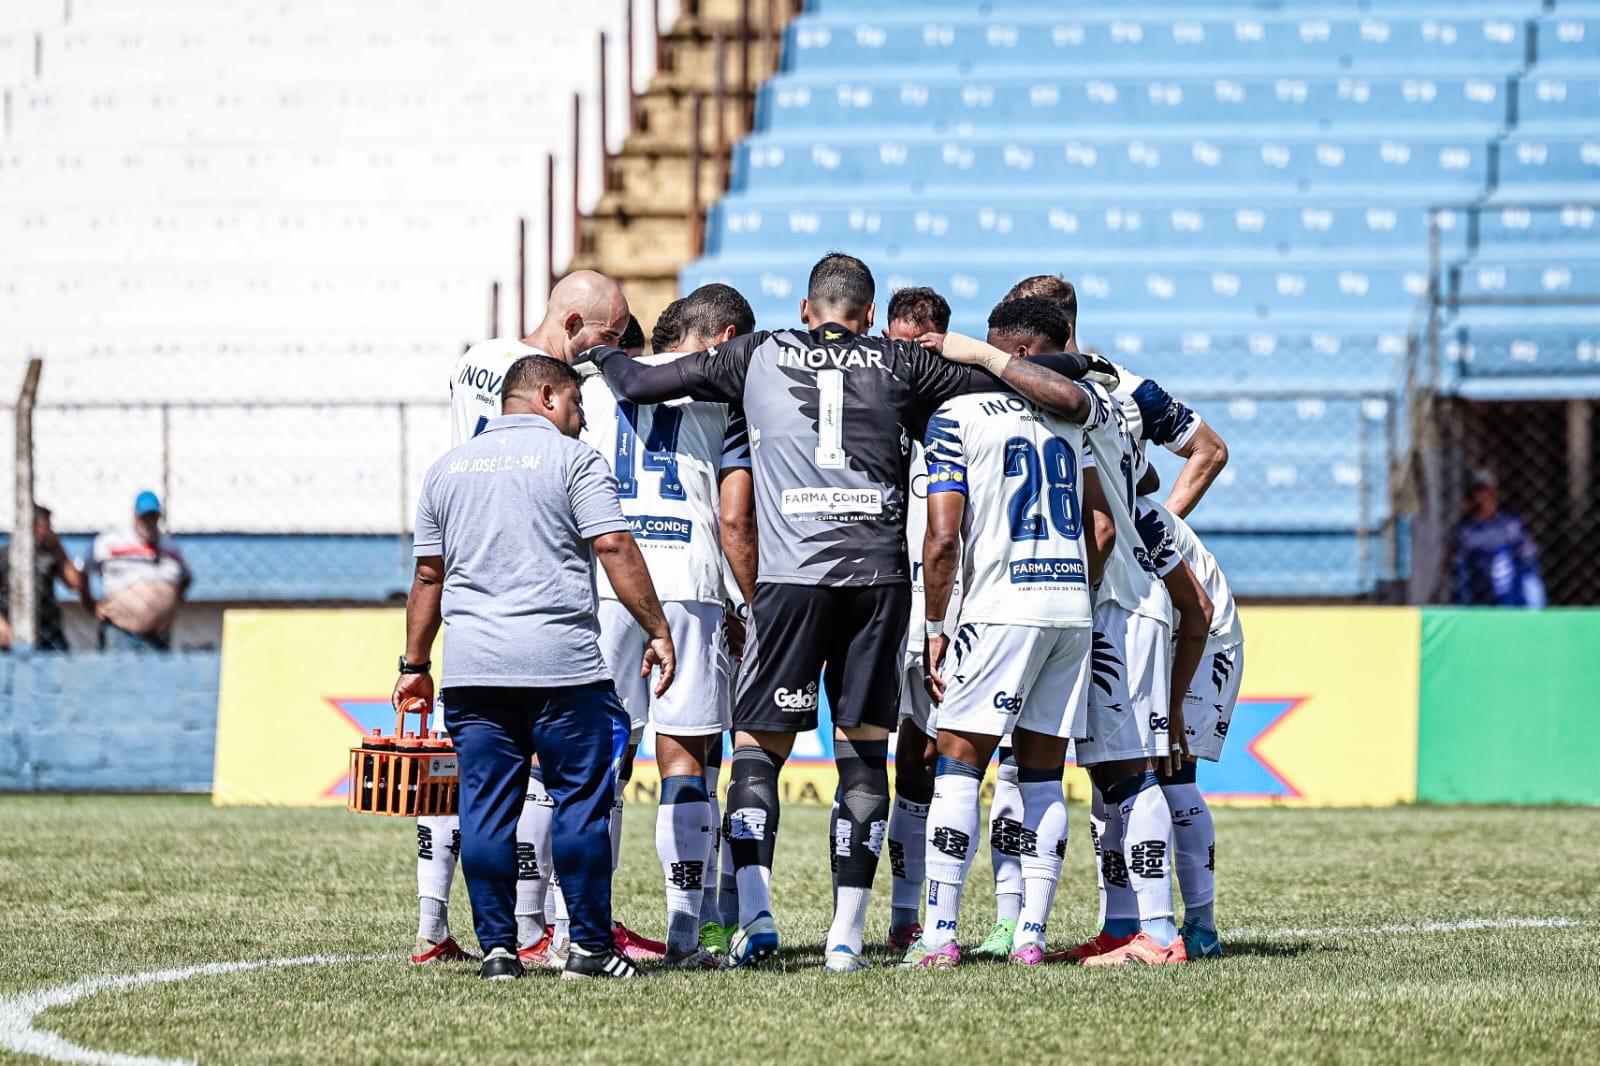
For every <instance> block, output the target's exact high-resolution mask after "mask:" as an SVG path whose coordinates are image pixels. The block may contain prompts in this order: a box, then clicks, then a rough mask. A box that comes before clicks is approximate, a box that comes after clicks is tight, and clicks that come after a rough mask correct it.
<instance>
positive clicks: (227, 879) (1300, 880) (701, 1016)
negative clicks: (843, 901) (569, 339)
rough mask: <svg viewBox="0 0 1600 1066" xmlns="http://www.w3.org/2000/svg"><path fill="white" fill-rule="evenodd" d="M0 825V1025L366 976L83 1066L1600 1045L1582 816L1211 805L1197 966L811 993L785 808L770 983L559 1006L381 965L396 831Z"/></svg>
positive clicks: (1062, 909) (631, 915)
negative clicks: (32, 996)
mask: <svg viewBox="0 0 1600 1066" xmlns="http://www.w3.org/2000/svg"><path fill="white" fill-rule="evenodd" d="M0 810H4V811H5V812H6V813H7V815H8V817H7V818H6V819H5V822H4V824H5V829H6V832H5V834H4V835H3V836H0V1026H3V1024H4V1019H5V1018H6V1017H10V1018H11V1019H12V1020H13V1021H12V1024H13V1025H14V1024H15V1016H16V1013H17V1012H16V1009H15V1004H16V1003H17V1002H18V994H24V993H28V992H30V991H36V990H39V989H44V988H48V987H53V986H59V985H64V984H68V983H71V982H74V981H78V980H80V979H83V978H86V977H93V976H97V975H121V974H132V973H138V972H143V971H150V970H159V969H165V968H171V967H181V966H189V965H194V964H200V963H208V962H214V961H220V960H260V959H270V958H281V957H290V956H301V955H312V954H326V955H341V956H342V955H371V954H381V955H385V956H390V958H388V959H385V960H382V961H366V962H349V963H340V964H318V965H304V966H297V967H294V968H279V969H258V970H252V971H248V972H235V973H223V974H214V975H206V976H197V977H192V978H189V979H186V980H182V981H175V982H172V983H166V984H146V985H139V986H134V987H127V988H122V989H116V988H113V989H109V990H105V991H100V992H97V993H95V994H93V995H90V996H87V997H85V998H82V999H79V1000H78V1001H76V1002H74V1003H71V1004H69V1005H66V1006H60V1007H54V1008H51V1009H48V1010H45V1011H43V1012H42V1013H40V1014H38V1016H37V1017H36V1018H34V1019H33V1022H32V1024H33V1026H34V1028H36V1029H37V1030H40V1031H44V1032H54V1033H58V1034H60V1036H62V1037H64V1038H65V1039H67V1040H69V1041H71V1042H73V1043H75V1044H78V1045H81V1046H83V1047H86V1048H90V1049H94V1050H95V1051H100V1052H111V1053H120V1054H138V1055H148V1056H160V1057H164V1058H176V1059H190V1060H194V1059H198V1060H199V1061H201V1062H206V1063H236V1062H264V1061H268V1060H271V1061H273V1062H326V1063H341V1064H355V1063H432V1062H441V1061H448V1060H454V1061H458V1062H505V1063H526V1062H621V1063H656V1062H660V1063H674V1064H682V1063H693V1062H719V1061H727V1062H736V1063H745V1062H766V1063H778V1062H783V1063H789V1062H798V1063H827V1064H830V1066H837V1064H840V1063H850V1062H889V1061H925V1062H959V1061H963V1060H965V1061H969V1062H979V1061H982V1062H995V1061H1012V1062H1018V1063H1035V1062H1048V1061H1064V1060H1069V1059H1070V1060H1075V1061H1081V1062H1092V1063H1095V1064H1097V1066H1099V1064H1104V1063H1120V1062H1128V1063H1140V1064H1149V1063H1151V1062H1184V1061H1193V1062H1228V1063H1230V1064H1233V1066H1236V1064H1240V1063H1256V1062H1263V1063H1265V1062H1291V1061H1292V1062H1374V1061H1389V1062H1402V1061H1403V1062H1407V1063H1415V1062H1436V1063H1457V1062H1464V1061H1480V1062H1497V1063H1503V1062H1511V1061H1514V1062H1525V1061H1542V1062H1580V1061H1582V1062H1593V1061H1595V1055H1596V1054H1597V1051H1596V1049H1597V1048H1600V813H1597V812H1595V811H1593V810H1577V809H1528V810H1508V809H1475V810H1473V809H1432V808H1401V809H1395V810H1375V811H1320V810H1292V811H1291V810H1264V809H1263V810H1222V811H1219V812H1218V815H1217V823H1218V830H1219V841H1218V846H1217V860H1218V873H1219V888H1220V892H1219V903H1218V917H1219V920H1220V923H1221V925H1222V929H1223V938H1224V943H1225V945H1226V947H1227V950H1228V952H1229V957H1228V958H1226V959H1224V960H1222V961H1220V962H1206V963H1196V964H1191V965H1189V966H1184V967H1163V968H1157V969H1149V970H1123V971H1086V970H1083V969H1080V968H1074V967H1066V966H1054V967H1046V968H1040V969H1038V970H1031V971H1030V970H1021V969H1016V968H1007V967H1005V966H996V965H970V966H963V967H962V968H961V969H959V970H956V971H954V972H950V973H943V974H941V973H925V972H900V971H895V970H887V969H885V970H875V971H873V972H871V973H867V974H860V975H852V976H847V977H834V976H830V975H828V974H825V973H823V972H822V970H821V955H820V951H819V948H820V939H821V937H822V934H823V931H824V928H825V926H826V920H827V912H828V877H827V870H826V865H825V863H826V836H825V829H826V820H827V818H826V811H825V810H823V809H821V808H815V807H811V808H789V809H787V810H786V811H785V812H784V819H783V827H782V836H781V838H780V846H779V858H778V869H777V874H776V881H775V885H774V895H775V897H776V905H777V913H778V919H779V924H780V928H781V930H782V932H783V934H784V937H785V943H786V945H787V948H786V952H785V955H784V957H783V959H782V965H781V966H780V967H779V968H778V969H777V970H775V971H773V972H760V973H751V974H693V975H670V976H665V977H661V978H658V979H654V980H650V981H645V982H638V983H621V982H617V983H602V982H588V983H583V984H572V983H566V982H560V981H557V980H554V979H553V975H551V974H549V973H547V972H540V973H539V974H537V975H535V976H534V977H533V978H532V979H530V980H525V981H521V982H514V983H507V984H490V983H487V982H481V981H478V980H476V979H475V977H474V973H475V970H474V968H472V967H466V966H450V967H433V968H428V969H420V970H419V969H412V968H410V967H409V966H407V965H406V964H405V963H404V962H403V961H401V959H400V955H401V953H403V952H406V951H408V950H409V948H410V944H411V934H412V931H413V929H414V922H415V910H414V907H415V904H414V901H413V898H412V891H413V858H412V854H413V853H412V850H411V849H412V843H413V836H412V834H413V830H412V828H411V826H410V824H409V823H407V822H405V821H400V820H388V819H379V818H363V817H359V816H356V815H350V814H345V813H343V812H341V811H289V810H257V809H246V810H238V809H235V810H217V809H214V808H212V807H211V806H210V805H209V804H208V803H207V802H206V801H205V800H203V799H193V798H156V797H151V798H143V797H134V798H115V797H93V798H87V797H86V798H77V797H16V796H10V797H6V798H5V799H4V800H3V801H0ZM654 814H655V811H654V809H653V808H650V807H642V806H635V807H631V808H630V809H629V812H628V820H627V833H626V848H625V852H624V858H623V869H622V871H621V873H620V874H619V879H618V891H617V897H618V914H619V916H620V917H622V918H623V920H624V921H626V922H627V923H628V924H630V925H631V926H633V927H635V928H637V929H639V930H641V931H642V932H645V933H649V934H652V935H660V933H661V930H662V926H663V924H664V919H663V916H662V913H661V873H660V867H659V866H658V865H657V863H656V859H655V852H654V846H653V823H654ZM1084 826H1085V821H1084V817H1083V811H1081V810H1078V809H1074V810H1073V812H1072V841H1071V845H1070V848H1069V854H1068V865H1067V871H1066V873H1065V874H1064V876H1063V881H1062V888H1061V891H1060V893H1059V896H1058V898H1057V901H1056V909H1055V914H1054V917H1053V921H1052V937H1051V940H1052V943H1054V944H1065V943H1067V942H1071V941H1075V940H1077V939H1080V938H1082V937H1083V936H1085V935H1087V934H1088V933H1090V932H1091V931H1092V930H1091V928H1090V923H1091V921H1092V919H1093V912H1094V891H1093V889H1094V883H1093V880H1092V876H1091V872H1090V863H1089V857H1088V852H1089V847H1088V834H1087V832H1086V831H1085V828H1084ZM885 866H887V864H885ZM972 881H973V885H974V886H975V887H974V889H973V890H972V891H971V892H970V893H969V896H968V901H967V909H966V911H965V912H964V914H963V930H962V932H963V939H964V940H975V939H977V938H979V937H981V936H982V934H983V933H984V932H985V931H986V930H987V926H988V921H989V918H990V910H989V908H990V906H991V903H992V899H991V896H990V890H989V869H988V864H987V855H986V852H985V857H984V858H982V859H980V860H979V862H978V864H977V865H976V867H975V868H974V870H973V878H972ZM457 897H458V901H459V902H458V903H457V905H456V906H455V908H454V912H453V914H452V924H453V926H454V927H455V929H456V931H457V932H458V934H460V935H461V936H462V939H463V940H466V941H469V942H470V936H468V935H467V934H468V933H469V931H470V924H469V912H468V907H467V902H466V892H465V890H464V888H463V887H462V886H460V884H459V882H458V888H457ZM887 897H888V871H887V869H884V870H883V871H881V873H880V881H879V891H878V893H877V895H876V898H875V899H874V901H873V913H872V919H871V921H870V922H869V925H868V934H869V937H870V938H871V939H872V940H873V941H876V942H878V943H881V942H882V938H883V935H884V933H885V931H886V925H887V920H888V898H887ZM1479 919H1482V920H1484V922H1483V924H1482V926H1480V927H1477V928H1473V927H1471V923H1472V922H1473V921H1474V920H1479ZM1513 919H1535V920H1543V923H1542V924H1523V925H1518V924H1515V923H1514V922H1513V921H1512V920H1513ZM1429 923H1436V924H1435V925H1434V927H1432V928H1429V927H1428V925H1429ZM1397 926H1400V927H1411V928H1403V929H1395V928H1392V927H1397ZM1382 927H1391V928H1388V929H1384V928H1382ZM1229 930H1235V931H1236V932H1234V933H1233V934H1232V935H1230V933H1229ZM3 1005H9V1006H3ZM7 1011H9V1014H7V1013H6V1012H7ZM13 1035H14V1031H13ZM0 1059H5V1061H7V1062H10V1061H25V1060H24V1058H23V1057H22V1056H15V1055H13V1056H11V1057H9V1058H8V1057H6V1055H5V1053H4V1052H0ZM26 1061H44V1060H32V1059H29V1060H26Z"/></svg>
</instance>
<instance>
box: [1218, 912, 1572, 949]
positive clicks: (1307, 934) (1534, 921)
mask: <svg viewBox="0 0 1600 1066" xmlns="http://www.w3.org/2000/svg"><path fill="white" fill-rule="evenodd" d="M1587 924H1589V923H1587V922H1583V921H1579V920H1578V919H1576V918H1467V919H1464V920H1463V921H1459V922H1401V923H1398V924H1396V925H1353V926H1330V927H1328V928H1326V929H1228V930H1226V931H1225V932H1224V933H1223V936H1224V937H1238V938H1241V939H1249V940H1307V939H1314V938H1316V937H1325V936H1388V935H1392V934H1399V933H1472V932H1477V931H1479V930H1485V929H1487V930H1494V929H1566V928H1569V927H1571V926H1574V925H1587ZM1223 944H1224V947H1223V950H1224V951H1226V950H1227V947H1226V944H1227V941H1226V940H1224V941H1223Z"/></svg>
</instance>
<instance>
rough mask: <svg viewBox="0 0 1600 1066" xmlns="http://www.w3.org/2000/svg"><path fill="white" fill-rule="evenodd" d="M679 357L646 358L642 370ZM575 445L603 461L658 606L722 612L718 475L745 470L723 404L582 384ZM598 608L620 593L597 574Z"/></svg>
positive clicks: (745, 450)
mask: <svg viewBox="0 0 1600 1066" xmlns="http://www.w3.org/2000/svg"><path fill="white" fill-rule="evenodd" d="M677 358H679V356H677V355H673V354H664V355H650V356H644V357H642V358H641V360H640V361H641V362H643V363H646V364H655V363H664V362H671V361H672V360H674V359H677ZM583 415H584V421H585V425H584V428H583V433H582V434H581V436H580V439H582V440H583V442H584V443H585V444H588V445H590V446H591V447H593V448H594V449H595V450H596V451H598V452H599V453H600V454H601V456H602V457H603V458H604V459H605V461H606V465H607V466H609V467H611V472H612V474H613V475H614V476H615V477H616V479H617V498H618V500H619V502H620V503H621V504H622V513H623V515H624V517H626V518H627V519H628V523H629V524H630V525H631V526H632V527H633V537H634V540H636V541H637V542H638V544H639V550H640V552H641V553H643V555H644V561H645V565H646V566H647V567H648V568H649V570H650V579H651V581H652V582H653V583H654V584H655V587H656V595H657V597H659V598H660V599H661V601H662V602H664V603H665V602H670V601H677V602H691V603H692V602H700V603H716V604H720V603H722V602H724V600H725V599H727V598H728V590H730V589H731V588H732V587H733V585H732V581H731V575H728V576H725V575H727V571H726V563H725V562H724V560H723V555H722V542H721V538H720V537H719V535H718V531H717V509H718V500H719V497H720V493H719V488H718V480H719V474H720V473H721V472H722V471H723V470H728V469H736V468H740V467H744V468H748V467H749V466H750V448H749V442H748V440H747V439H746V436H745V433H744V429H743V420H742V419H739V418H737V417H734V416H732V415H730V413H729V409H728V406H727V405H726V404H720V403H706V402H695V403H686V402H673V403H662V404H633V403H629V402H628V401H626V400H622V399H619V398H618V397H617V396H616V394H615V393H613V392H612V391H611V386H610V385H607V384H606V381H605V379H604V378H602V377H598V376H596V377H591V378H588V379H586V380H585V381H584V383H583ZM595 574H596V579H595V580H596V586H597V588H598V590H599V594H600V596H601V597H602V598H603V599H608V600H614V599H616V598H617V594H616V592H615V591H613V590H612V588H611V583H610V582H609V581H608V580H606V575H605V570H604V568H602V567H596V569H595Z"/></svg>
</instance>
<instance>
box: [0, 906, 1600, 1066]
mask: <svg viewBox="0 0 1600 1066" xmlns="http://www.w3.org/2000/svg"><path fill="white" fill-rule="evenodd" d="M1587 924H1590V923H1588V922H1584V921H1580V920H1578V919H1576V918H1468V919H1465V920H1463V921H1458V922H1413V923H1400V924H1395V925H1368V926H1347V927H1341V926H1330V927H1327V928H1323V929H1229V930H1228V931H1227V934H1226V935H1227V936H1229V937H1240V938H1251V939H1263V940H1304V939H1312V938H1316V937H1332V936H1374V935H1403V934H1415V933H1467V932H1479V931H1484V930H1490V931H1492V930H1499V929H1565V928H1569V927H1571V926H1577V925H1587ZM395 957H396V956H393V955H301V956H297V957H294V958H287V959H258V960H256V961H253V962H208V963H202V964H200V965H198V966H179V967H176V968H174V969H170V970H146V971H145V972H143V973H132V974H126V975H124V976H121V977H115V976H108V977H90V978H86V979H85V980H82V981H74V982H73V983H71V984H67V985H56V986H54V987H52V988H41V989H36V990H34V991H32V992H17V993H13V994H12V995H9V996H0V1048H5V1049H6V1050H7V1051H16V1052H20V1053H21V1054H24V1055H37V1056H39V1057H40V1058H45V1059H52V1060H54V1061H56V1062H84V1063H100V1064H104V1066H189V1063H190V1061H191V1060H186V1059H163V1058H156V1057H154V1056H149V1055H124V1054H121V1053H119V1052H113V1051H95V1050H94V1049H92V1048H86V1047H83V1046H82V1045H80V1044H74V1043H73V1042H72V1041H70V1040H68V1039H66V1038H65V1037H63V1036H62V1035H61V1034H60V1033H56V1032H52V1031H50V1030H42V1029H35V1028H34V1026H33V1020H34V1018H36V1017H37V1016H38V1015H39V1014H41V1013H42V1012H44V1011H46V1010H49V1009H50V1008H52V1007H64V1006H66V1005H67V1004H69V1003H76V1002H77V1001H78V1000H80V999H84V998H86V997H88V996H92V995H94V994H95V993H97V992H106V991H123V990H125V989H129V988H138V987H140V986H142V985H158V984H167V983H170V982H172V981H185V980H188V979H189V978H191V977H210V976H214V975H216V974H225V973H240V972H243V971H245V970H261V969H268V968H282V967H287V966H311V965H319V964H321V965H326V964H333V963H343V962H379V961H383V960H386V959H393V958H395Z"/></svg>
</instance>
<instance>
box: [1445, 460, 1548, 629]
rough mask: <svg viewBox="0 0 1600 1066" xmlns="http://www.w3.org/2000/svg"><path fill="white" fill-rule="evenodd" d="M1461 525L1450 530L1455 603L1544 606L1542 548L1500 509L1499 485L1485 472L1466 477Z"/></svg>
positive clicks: (1487, 605) (1480, 470) (1491, 472)
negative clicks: (1540, 573)
mask: <svg viewBox="0 0 1600 1066" xmlns="http://www.w3.org/2000/svg"><path fill="white" fill-rule="evenodd" d="M1462 509H1463V511H1464V513H1463V514H1462V516H1461V521H1459V522H1457V523H1456V526H1455V528H1454V529H1453V530H1451V532H1450V556H1451V563H1450V584H1451V602H1453V603H1457V604H1461V605H1463V606H1477V607H1533V608H1539V607H1543V606H1544V605H1545V592H1544V582H1543V581H1542V580H1541V579H1540V577H1539V549H1538V547H1537V546H1536V545H1535V544H1534V543H1533V538H1532V537H1530V536H1528V531H1527V529H1526V528H1524V526H1523V524H1522V519H1520V518H1518V517H1517V516H1516V515H1514V514H1510V513H1508V512H1506V511H1502V510H1500V485H1499V482H1498V481H1497V480H1496V479H1495V476H1494V472H1493V471H1492V470H1489V469H1486V468H1480V469H1478V470H1474V471H1472V473H1471V474H1469V475H1468V477H1467V495H1466V499H1465V500H1464V501H1463V508H1462Z"/></svg>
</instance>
